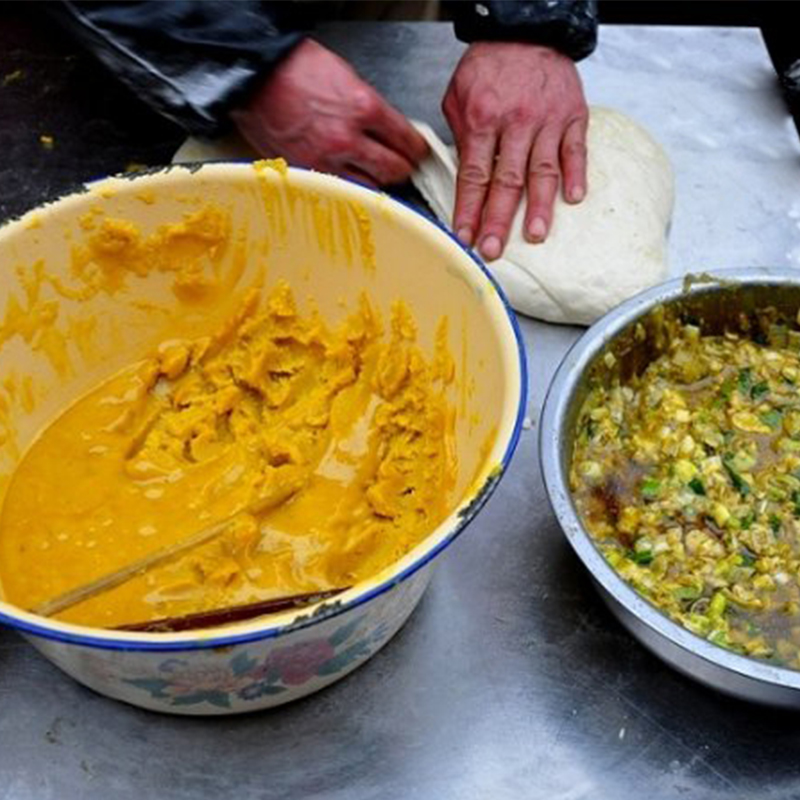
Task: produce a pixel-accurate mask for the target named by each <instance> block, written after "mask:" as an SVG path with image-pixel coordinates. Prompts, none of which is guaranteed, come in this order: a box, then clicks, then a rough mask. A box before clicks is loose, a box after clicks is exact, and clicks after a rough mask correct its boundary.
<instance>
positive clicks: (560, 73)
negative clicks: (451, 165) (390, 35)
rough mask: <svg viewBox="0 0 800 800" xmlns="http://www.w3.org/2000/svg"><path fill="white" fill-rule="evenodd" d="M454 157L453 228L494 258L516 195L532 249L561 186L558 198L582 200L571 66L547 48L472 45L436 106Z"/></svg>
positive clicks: (577, 105) (578, 112) (581, 103)
mask: <svg viewBox="0 0 800 800" xmlns="http://www.w3.org/2000/svg"><path fill="white" fill-rule="evenodd" d="M442 110H443V111H444V114H445V116H446V117H447V121H448V123H449V124H450V127H451V128H452V130H453V135H454V137H455V141H456V145H457V147H458V152H459V167H458V180H457V183H456V203H455V211H454V213H453V228H454V229H455V231H456V234H457V236H458V238H459V239H461V241H462V242H464V243H465V244H467V245H472V244H473V243H475V242H477V243H478V248H479V250H480V252H481V254H482V255H483V256H484V257H486V258H489V259H494V258H498V257H499V256H500V254H501V253H502V252H503V248H504V247H505V243H506V239H507V237H508V231H509V228H510V227H511V221H512V219H513V218H514V214H515V213H516V211H517V207H518V206H519V203H520V200H521V198H522V194H523V191H525V192H526V194H527V209H526V212H525V223H524V227H523V232H524V235H525V237H526V238H527V239H528V241H531V242H542V241H544V239H545V238H546V236H547V234H548V232H549V230H550V226H551V223H552V219H553V203H554V202H555V198H556V193H557V191H558V186H559V181H560V182H561V184H562V191H563V194H564V199H565V200H566V201H567V202H569V203H578V202H580V201H581V200H582V199H583V198H584V196H585V194H586V128H587V124H588V120H589V111H588V108H587V106H586V100H585V99H584V96H583V88H582V86H581V80H580V77H579V75H578V71H577V69H576V68H575V65H574V64H573V62H572V61H571V60H570V59H569V58H567V57H566V56H564V55H561V53H558V52H556V51H555V50H552V49H551V48H548V47H541V46H539V45H532V44H520V43H512V42H476V43H475V44H472V45H470V47H469V48H468V50H467V51H466V53H465V54H464V56H463V57H462V59H461V61H460V62H459V64H458V66H457V67H456V70H455V72H454V73H453V77H452V78H451V80H450V85H449V87H448V89H447V92H446V94H445V96H444V100H443V101H442Z"/></svg>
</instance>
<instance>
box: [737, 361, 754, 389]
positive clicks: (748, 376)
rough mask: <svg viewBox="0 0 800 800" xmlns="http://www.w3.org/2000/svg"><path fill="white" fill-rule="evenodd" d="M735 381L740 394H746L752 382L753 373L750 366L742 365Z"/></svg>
mask: <svg viewBox="0 0 800 800" xmlns="http://www.w3.org/2000/svg"><path fill="white" fill-rule="evenodd" d="M737 382H738V384H739V391H740V392H741V393H742V394H748V393H749V392H750V387H751V386H752V384H753V373H752V370H751V369H750V367H744V368H743V369H740V370H739V377H738V381H737Z"/></svg>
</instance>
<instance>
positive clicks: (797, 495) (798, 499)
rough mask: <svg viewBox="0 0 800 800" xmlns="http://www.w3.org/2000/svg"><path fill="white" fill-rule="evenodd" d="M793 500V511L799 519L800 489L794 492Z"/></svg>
mask: <svg viewBox="0 0 800 800" xmlns="http://www.w3.org/2000/svg"><path fill="white" fill-rule="evenodd" d="M792 502H793V503H794V509H793V513H794V516H795V517H796V518H797V519H800V491H797V490H796V491H794V492H792Z"/></svg>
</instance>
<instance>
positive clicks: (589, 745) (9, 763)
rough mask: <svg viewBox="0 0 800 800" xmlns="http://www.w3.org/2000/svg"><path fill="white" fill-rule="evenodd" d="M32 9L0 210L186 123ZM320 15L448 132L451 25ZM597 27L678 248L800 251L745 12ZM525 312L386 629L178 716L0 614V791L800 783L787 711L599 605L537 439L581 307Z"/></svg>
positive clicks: (722, 256)
mask: <svg viewBox="0 0 800 800" xmlns="http://www.w3.org/2000/svg"><path fill="white" fill-rule="evenodd" d="M33 5H34V6H35V5H36V4H33ZM3 6H5V8H3ZM35 17H36V15H35V14H31V13H30V11H28V12H21V11H20V9H19V8H16V9H9V7H8V4H0V145H1V146H2V147H1V148H0V150H1V151H2V153H3V156H4V158H3V162H2V164H1V165H0V215H2V216H8V215H10V214H12V213H17V212H20V211H22V210H25V209H26V208H28V207H30V206H32V205H34V204H35V203H37V202H39V200H41V199H42V197H44V196H50V195H52V194H53V193H55V192H57V191H61V190H63V189H65V188H67V187H68V186H70V185H73V184H75V183H76V182H77V181H80V180H82V179H86V178H89V177H93V176H95V175H97V174H99V173H102V172H110V171H115V170H119V169H121V168H124V166H125V164H126V163H127V162H129V161H139V162H142V161H143V162H145V163H165V162H166V161H168V159H169V156H170V155H171V152H172V151H173V150H174V149H175V146H176V145H177V143H178V142H179V141H180V138H181V136H180V133H179V132H178V131H177V130H176V129H174V128H173V127H172V126H170V125H168V124H166V123H164V122H162V121H160V120H158V118H156V117H155V116H154V115H152V114H150V113H149V112H147V110H146V109H144V108H143V107H141V105H140V104H138V103H137V102H136V101H135V100H134V98H131V97H130V96H128V95H127V93H126V92H125V91H123V90H121V89H119V88H118V87H116V85H115V84H114V82H113V81H112V80H110V79H108V78H107V77H105V76H104V75H103V74H102V71H101V70H99V68H97V67H95V66H94V65H93V64H92V63H91V62H90V61H88V60H87V59H86V58H85V57H83V56H80V55H77V51H76V50H75V48H74V46H73V45H72V44H71V43H69V42H68V41H66V40H63V39H62V38H61V37H60V35H58V34H54V33H53V32H52V30H50V29H48V28H47V27H46V25H45V24H44V23H42V22H41V21H40V20H38V19H36V18H35ZM321 38H322V39H323V40H324V41H326V42H328V43H329V44H330V45H331V46H333V47H334V48H335V49H337V50H339V51H340V52H342V53H345V54H347V55H348V57H350V58H351V60H352V61H353V62H354V63H355V65H356V66H357V68H358V69H359V70H360V71H361V72H362V74H363V75H364V76H365V77H367V78H368V79H369V80H371V81H372V82H374V83H375V84H376V85H377V86H378V87H379V88H380V89H381V90H382V91H384V93H385V94H386V95H387V96H388V97H389V99H390V100H391V101H392V102H394V103H395V104H396V105H398V106H399V107H400V108H401V109H402V110H403V111H405V112H406V113H407V114H409V115H411V116H416V117H419V118H422V119H426V120H428V121H430V122H432V123H433V124H434V125H435V126H436V127H437V129H438V130H439V132H440V133H441V134H443V135H447V130H446V126H445V125H444V121H443V119H442V117H441V114H440V112H439V101H440V98H441V94H442V92H443V90H444V87H445V85H446V82H447V79H448V77H449V74H450V72H451V70H452V67H453V66H454V64H455V62H456V60H457V58H458V56H459V53H460V52H461V49H462V45H460V44H458V43H457V42H456V41H455V39H454V38H453V36H452V33H451V30H450V28H449V26H447V25H444V24H437V23H430V24H427V23H426V24H400V23H395V24H379V23H365V24H358V25H353V26H350V27H343V26H341V25H340V26H336V25H333V26H330V27H327V28H325V29H324V30H323V31H322V33H321ZM600 38H601V44H600V47H599V50H598V52H597V53H596V54H595V55H594V56H592V57H591V58H590V59H589V60H588V61H586V62H584V64H583V65H582V66H581V72H582V74H583V77H584V80H585V84H586V89H587V95H588V97H589V98H590V101H591V102H595V103H601V104H607V105H613V106H616V107H618V108H621V109H622V110H625V111H627V112H629V113H631V114H633V115H634V116H636V117H637V118H638V119H640V120H641V121H642V122H644V123H645V124H646V125H647V126H648V127H649V128H650V129H651V130H652V131H653V133H654V134H655V135H656V136H657V137H658V138H659V139H660V140H661V141H662V142H663V143H664V145H665V146H666V148H667V150H668V152H669V154H670V157H671V158H672V160H673V163H674V164H675V168H676V174H677V186H678V189H677V197H678V200H677V206H676V210H675V215H674V220H673V225H672V230H671V234H670V256H671V263H672V268H673V271H675V272H680V271H683V270H686V269H689V268H694V269H696V268H702V267H704V266H712V265H713V266H722V265H729V266H737V265H752V264H775V265H786V264H794V265H796V266H800V223H799V222H798V218H800V148H798V142H797V139H796V137H795V134H794V132H793V128H792V127H791V123H790V120H789V117H788V115H787V113H786V111H785V109H784V108H783V106H782V103H781V99H780V97H779V94H778V90H777V86H776V85H775V79H774V75H773V74H772V72H771V70H770V67H769V62H768V60H767V56H766V53H765V51H764V49H763V47H762V45H761V42H760V37H759V35H758V33H757V32H756V31H753V30H748V29H709V28H706V29H691V28H683V29H670V28H611V27H608V28H603V29H602V30H601V37H600ZM17 70H21V73H17ZM4 76H5V77H4ZM42 134H45V135H52V136H54V138H55V143H54V146H53V148H52V150H47V149H44V148H43V147H42V145H41V143H40V141H39V136H40V135H42ZM522 325H523V329H524V334H525V338H526V341H527V344H528V359H529V367H530V374H531V393H530V402H529V411H528V414H529V417H530V419H531V420H532V421H533V425H532V427H531V428H530V429H529V430H527V431H526V432H525V434H524V435H523V438H522V441H521V443H520V447H519V450H518V452H517V455H516V457H515V459H514V462H513V465H512V467H511V469H510V470H509V472H508V474H507V475H506V477H505V479H504V480H503V482H502V484H501V486H500V488H499V489H498V491H497V492H496V494H495V495H494V497H493V498H492V499H491V501H490V502H489V504H488V505H487V506H486V508H485V509H484V511H483V512H482V513H481V514H480V515H479V517H478V519H477V520H476V522H475V523H474V525H473V526H472V528H471V529H470V530H469V531H468V532H467V533H466V534H465V535H464V536H463V537H462V538H461V539H460V540H459V541H458V542H457V544H456V545H454V546H453V547H452V549H451V550H450V551H449V552H447V553H446V554H445V555H444V556H443V557H442V558H441V562H440V564H439V565H438V568H437V571H436V575H435V576H434V580H433V583H432V585H431V587H430V589H429V591H428V593H427V594H426V596H425V597H424V598H423V601H422V603H421V605H420V606H419V608H418V610H417V611H416V612H415V613H414V615H413V616H412V618H411V619H410V621H409V623H408V624H407V625H406V627H405V628H404V629H403V630H402V631H401V632H400V633H399V634H398V636H397V637H396V638H395V639H394V640H393V641H392V642H390V644H389V645H388V646H387V647H386V648H385V649H384V650H382V651H381V652H380V653H378V654H377V655H376V656H375V657H374V658H373V659H371V660H370V661H369V662H368V663H367V664H366V665H365V666H364V667H362V668H361V669H359V670H357V671H356V672H355V673H354V674H352V675H351V676H349V677H348V678H346V679H345V680H344V681H342V682H340V683H338V684H335V685H334V686H333V687H332V688H329V689H327V690H325V691H324V692H322V693H320V694H318V695H316V696H312V697H310V698H308V699H305V700H302V701H299V702H296V703H294V704H290V705H288V706H284V707H282V708H279V709H276V710H274V711H269V712H263V713H257V714H253V715H249V716H243V717H227V718H226V717H222V718H214V719H204V718H180V717H168V716H162V715H157V714H154V713H150V712H145V711H142V710H139V709H135V708H132V707H127V706H125V705H122V704H120V703H116V702H113V701H111V700H107V699H105V698H103V697H100V696H97V695H95V694H93V693H92V692H91V691H89V690H87V689H84V688H83V687H81V686H79V685H78V684H76V683H74V682H73V681H72V680H70V679H69V678H67V677H66V676H64V675H62V674H61V673H60V672H59V671H58V670H57V669H56V668H55V667H53V666H51V665H50V664H49V663H48V662H46V661H44V660H43V659H42V658H40V657H39V656H38V655H37V654H36V653H35V652H34V651H33V649H32V648H30V647H29V646H28V645H27V644H26V643H25V642H24V641H23V640H22V639H21V638H20V637H19V636H18V635H17V634H15V633H13V632H11V631H7V630H6V631H0V798H2V800H48V799H49V798H57V799H58V800H68V799H69V798H85V799H86V800H93V799H94V798H98V799H100V798H102V800H107V798H112V797H113V798H121V799H123V800H124V799H126V798H142V797H147V798H169V799H170V800H178V799H179V798H181V799H183V798H201V797H207V796H208V797H218V796H233V797H247V798H250V797H253V798H292V799H294V798H334V799H335V798H357V799H360V798H373V797H375V798H377V797H381V798H386V799H387V800H388V799H390V798H424V799H425V800H430V799H432V798H466V799H468V798H476V800H478V799H480V800H484V799H485V798H492V799H493V800H501V799H502V798H506V797H507V798H539V797H541V798H563V799H564V800H566V799H567V798H570V799H571V800H577V798H592V799H593V800H595V799H596V798H614V799H615V800H622V799H623V798H629V797H630V798H641V797H643V796H647V797H648V798H653V799H654V800H655V798H671V797H685V798H717V797H719V798H722V797H724V798H740V797H741V798H745V797H746V798H791V797H800V766H798V764H800V719H798V717H797V716H796V715H789V714H784V713H780V712H776V711H774V710H770V709H764V708H760V707H756V706H751V705H747V704H744V703H741V702H738V701H734V700H731V699H728V698H726V697H724V696H721V695H718V694H716V693H714V692H712V691H709V690H707V689H704V688H702V687H701V686H699V685H696V684H695V683H693V682H692V681H691V680H689V679H686V678H684V677H681V676H680V675H678V674H676V673H674V672H673V671H671V670H670V669H668V668H667V667H665V666H663V665H662V664H661V663H660V662H659V661H658V660H657V659H656V658H654V657H653V656H651V655H650V653H648V652H647V651H646V650H645V649H644V648H642V647H641V646H640V645H639V644H638V643H637V642H636V641H635V640H633V639H632V638H631V637H630V636H629V635H628V634H627V633H626V632H625V631H624V630H623V629H622V628H621V627H620V626H619V625H618V624H617V623H616V621H615V620H614V619H613V618H612V617H611V616H610V614H609V613H608V612H607V611H606V610H605V608H604V607H603V606H602V605H601V603H600V601H599V599H598V595H597V594H596V593H595V591H594V589H593V587H592V585H591V584H590V581H589V579H588V578H587V576H586V574H585V573H584V571H583V569H582V567H581V565H580V563H579V562H578V561H577V559H576V558H575V557H574V556H573V554H572V552H571V551H570V550H569V548H568V545H567V543H566V541H565V539H564V538H563V536H562V535H561V533H560V531H559V529H558V526H557V524H556V521H555V519H554V518H553V515H552V513H551V511H550V509H549V506H548V503H547V500H546V498H545V496H544V492H543V487H542V482H541V478H540V474H539V467H538V461H537V454H536V437H537V431H536V424H535V423H536V419H537V417H538V414H539V411H540V408H541V403H542V400H543V396H544V393H545V390H546V388H547V385H548V381H549V379H550V377H551V375H552V373H553V371H554V369H555V368H556V366H557V364H558V362H559V360H560V358H561V357H562V355H563V354H564V352H565V351H566V349H567V348H568V346H569V345H570V344H571V342H573V341H574V339H575V338H576V337H577V336H578V334H579V333H580V331H579V330H578V329H575V328H566V327H557V326H552V325H546V324H542V323H537V322H533V321H530V320H523V321H522Z"/></svg>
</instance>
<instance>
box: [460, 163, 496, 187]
mask: <svg viewBox="0 0 800 800" xmlns="http://www.w3.org/2000/svg"><path fill="white" fill-rule="evenodd" d="M459 177H460V178H461V180H462V181H464V183H471V184H474V185H475V186H483V187H485V186H488V184H489V181H490V180H491V175H490V174H489V170H488V169H487V168H486V167H485V166H484V165H483V164H478V163H475V162H466V163H465V164H463V165H462V167H461V170H460V173H459Z"/></svg>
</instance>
